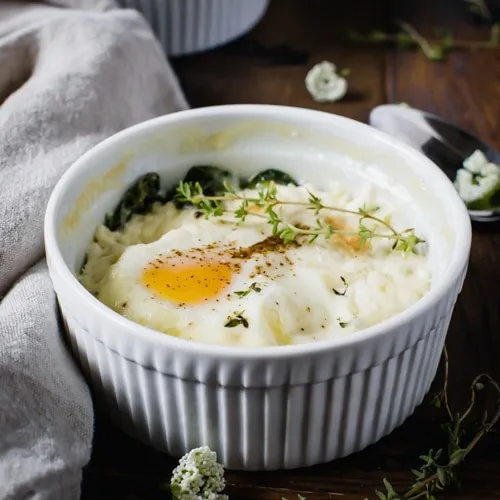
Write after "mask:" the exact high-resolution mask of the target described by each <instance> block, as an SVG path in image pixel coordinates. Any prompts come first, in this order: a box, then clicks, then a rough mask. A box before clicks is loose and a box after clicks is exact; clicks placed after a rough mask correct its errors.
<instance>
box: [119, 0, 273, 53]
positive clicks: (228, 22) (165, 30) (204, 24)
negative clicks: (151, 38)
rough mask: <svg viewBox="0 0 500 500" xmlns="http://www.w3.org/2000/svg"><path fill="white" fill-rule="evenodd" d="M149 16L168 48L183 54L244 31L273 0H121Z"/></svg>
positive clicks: (215, 43)
mask: <svg viewBox="0 0 500 500" xmlns="http://www.w3.org/2000/svg"><path fill="white" fill-rule="evenodd" d="M118 3H119V4H120V5H121V6H122V7H126V8H134V9H136V10H138V11H139V12H141V13H142V14H143V15H144V17H145V18H146V19H147V21H148V22H149V24H150V25H151V28H152V29H153V31H154V33H155V34H156V36H157V37H158V39H159V40H160V42H161V44H162V46H163V48H164V49H165V52H166V53H167V54H168V55H171V56H180V55H185V54H191V53H194V52H199V51H203V50H207V49H210V48H213V47H216V46H218V45H221V44H223V43H226V42H228V41H230V40H232V39H234V38H236V37H238V36H241V35H243V34H244V33H246V32H247V31H248V30H249V29H251V28H252V27H253V26H254V24H255V23H256V22H257V21H258V20H259V19H260V18H261V17H262V15H263V14H264V12H265V10H266V9H267V6H268V3H269V0H251V1H248V0H118Z"/></svg>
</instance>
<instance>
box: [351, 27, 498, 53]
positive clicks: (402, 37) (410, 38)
mask: <svg viewBox="0 0 500 500" xmlns="http://www.w3.org/2000/svg"><path fill="white" fill-rule="evenodd" d="M396 24H397V26H398V28H399V29H398V30H397V31H396V32H394V33H389V32H386V31H382V30H372V31H370V32H369V33H367V34H365V35H363V34H361V33H358V32H356V31H350V32H349V33H348V37H349V39H350V40H351V41H353V42H357V43H369V44H374V43H375V44H378V43H392V44H395V45H396V46H397V47H398V48H401V49H407V48H412V47H417V48H418V49H419V50H421V51H422V53H423V54H424V55H425V56H426V57H427V58H428V59H430V60H431V61H444V60H445V59H446V56H447V55H448V53H449V52H450V51H452V50H459V49H467V50H470V49H500V24H494V25H493V26H492V27H491V29H490V37H489V39H488V40H458V39H456V38H454V37H453V35H452V34H451V33H450V32H448V31H446V30H443V29H441V30H438V33H437V36H436V38H434V39H429V38H426V37H424V36H423V35H422V34H421V33H420V32H419V31H417V29H416V28H415V27H414V26H412V25H411V24H409V23H407V22H404V21H397V23H396Z"/></svg>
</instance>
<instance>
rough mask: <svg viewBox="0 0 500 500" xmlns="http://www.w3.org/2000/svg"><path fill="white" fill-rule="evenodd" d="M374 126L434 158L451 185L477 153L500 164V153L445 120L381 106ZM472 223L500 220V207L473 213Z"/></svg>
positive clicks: (373, 114) (374, 113)
mask: <svg viewBox="0 0 500 500" xmlns="http://www.w3.org/2000/svg"><path fill="white" fill-rule="evenodd" d="M369 121H370V125H372V126H373V127H375V128H377V129H379V130H382V131H383V132H386V133H387V134H389V135H393V136H394V137H397V138H398V139H401V140H402V141H404V142H406V143H407V144H409V145H410V146H413V147H414V148H416V149H418V150H419V151H420V152H422V153H423V154H424V155H425V156H427V157H428V158H430V159H431V160H432V161H433V162H434V163H436V165H438V167H440V168H441V170H443V172H444V173H445V174H446V175H447V176H448V178H449V179H450V180H451V181H454V180H455V176H456V173H457V170H458V169H460V168H462V166H463V161H464V160H465V159H466V158H467V157H468V156H470V155H471V154H472V153H473V152H474V151H476V150H477V149H479V150H481V151H482V152H483V153H484V154H485V156H486V158H488V160H489V161H491V162H492V163H495V164H500V153H499V152H498V151H496V150H495V149H493V148H491V147H490V146H489V145H488V144H486V143H485V142H483V141H482V140H481V139H479V138H478V137H476V136H474V135H473V134H471V133H469V132H466V131H465V130H463V129H461V128H460V127H457V126H456V125H453V124H452V123H449V122H447V121H445V120H443V119H442V118H440V117H438V116H436V115H432V114H431V113H427V112H425V111H420V110H418V109H414V108H410V107H407V106H402V105H398V104H384V105H382V106H377V107H376V108H374V109H373V110H372V112H371V113H370V120H369ZM469 214H470V217H471V219H472V220H474V221H478V222H493V221H498V220H500V207H498V208H494V209H491V210H469Z"/></svg>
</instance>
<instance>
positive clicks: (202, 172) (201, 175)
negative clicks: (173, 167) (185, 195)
mask: <svg viewBox="0 0 500 500" xmlns="http://www.w3.org/2000/svg"><path fill="white" fill-rule="evenodd" d="M183 182H187V183H195V182H198V183H199V184H200V186H201V188H202V189H203V193H204V194H205V195H206V196H216V195H218V194H221V193H223V192H225V187H224V183H226V182H227V183H229V184H232V185H235V184H237V182H235V179H234V176H233V175H232V174H231V173H230V172H229V171H227V170H224V169H222V168H220V167H215V166H213V165H196V166H194V167H191V168H190V169H189V170H188V172H187V174H186V175H185V176H184V179H183ZM235 187H239V186H237V185H236V186H235ZM175 191H176V188H174V190H173V191H172V190H171V191H169V193H168V195H167V197H168V196H170V197H171V196H172V193H175ZM167 200H168V198H167ZM168 201H169V200H168ZM174 202H175V204H176V206H177V207H178V208H180V207H183V206H186V205H188V203H186V202H180V201H179V200H175V199H174Z"/></svg>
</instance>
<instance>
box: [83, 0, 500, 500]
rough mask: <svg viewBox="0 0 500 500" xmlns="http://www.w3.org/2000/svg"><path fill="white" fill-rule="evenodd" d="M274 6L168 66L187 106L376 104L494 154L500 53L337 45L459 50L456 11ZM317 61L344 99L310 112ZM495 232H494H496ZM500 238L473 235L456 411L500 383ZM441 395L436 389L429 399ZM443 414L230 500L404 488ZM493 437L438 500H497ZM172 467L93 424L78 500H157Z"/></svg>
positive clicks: (281, 1) (357, 107)
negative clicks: (348, 33) (403, 30)
mask: <svg viewBox="0 0 500 500" xmlns="http://www.w3.org/2000/svg"><path fill="white" fill-rule="evenodd" d="M385 4H386V2H381V1H380V2H370V1H369V0H366V1H364V2H332V1H330V2H328V1H325V0H308V1H307V2H304V1H302V0H274V1H273V2H272V5H271V8H270V10H269V12H268V13H267V15H266V16H265V18H264V19H263V21H262V22H261V23H260V25H259V26H257V27H256V28H255V29H254V30H253V31H252V32H251V33H250V34H249V35H247V36H245V37H244V38H242V39H241V40H238V41H236V42H234V43H232V44H230V45H228V46H226V47H223V48H220V49H218V50H215V51H211V52H208V53H206V54H202V55H198V56H193V57H189V58H185V59H180V60H177V61H175V62H174V66H175V69H176V71H177V72H178V74H179V77H180V80H181V83H182V85H183V87H184V89H185V91H186V94H187V97H188V99H189V101H190V103H191V105H192V106H207V105H214V104H230V103H272V104H285V105H293V106H301V107H307V108H313V109H321V110H324V111H329V112H333V113H338V114H342V115H346V116H350V117H352V118H356V119H358V120H362V121H366V119H367V117H368V113H369V111H370V110H371V109H372V108H373V107H374V106H376V105H377V104H379V103H382V102H385V101H386V100H389V101H394V102H398V101H406V102H408V103H410V104H412V105H414V106H416V107H421V108H424V109H428V110H430V111H433V112H437V113H439V114H442V115H444V116H446V117H447V118H449V119H452V120H454V121H456V122H458V123H460V124H462V125H464V126H466V127H468V128H470V129H471V130H473V131H475V132H477V133H479V134H481V135H482V136H484V137H485V138H486V139H487V140H490V141H491V142H492V144H495V145H496V146H497V147H499V148H500V137H499V134H498V128H497V127H498V125H497V123H498V119H497V116H500V99H499V97H500V96H499V93H500V87H499V86H498V83H497V79H498V76H499V75H498V73H499V72H500V61H499V57H500V52H499V53H494V52H475V53H464V54H454V55H453V56H452V57H451V58H450V59H449V61H447V62H446V63H443V64H436V63H431V62H429V61H427V60H426V59H425V58H424V57H423V56H421V55H420V54H417V53H412V52H394V51H392V50H388V49H385V48H382V47H366V46H356V45H351V44H348V43H346V42H345V41H344V40H343V33H344V30H345V29H346V28H351V27H352V28H358V29H360V30H363V29H371V28H378V27H384V26H386V25H387V23H388V21H389V19H390V17H391V16H396V15H398V16H400V17H404V18H405V19H407V20H409V21H412V22H415V24H416V25H417V27H418V28H419V29H422V32H424V33H426V32H430V31H431V30H432V28H433V26H434V25H440V24H443V23H446V25H447V26H451V27H452V28H453V29H454V30H455V31H457V32H459V33H460V36H461V37H462V38H465V37H469V36H470V37H481V36H485V30H484V28H482V29H479V28H476V27H474V26H473V25H471V23H470V22H469V19H468V18H467V17H466V16H465V15H464V11H463V9H462V2H461V0H437V1H436V0H420V1H419V2H394V4H395V7H397V9H396V8H394V9H393V11H392V12H390V11H389V8H386V9H384V8H382V7H381V6H382V5H385ZM322 59H328V60H331V61H333V62H335V63H336V64H337V65H338V66H340V67H350V68H351V70H352V76H351V78H350V89H351V91H350V95H349V96H348V97H347V99H346V100H345V101H342V102H339V103H336V104H330V105H319V104H316V103H314V101H312V99H311V98H310V97H309V95H308V94H307V91H306V89H305V87H304V76H305V73H306V71H307V69H308V68H309V67H310V66H311V65H312V64H314V63H315V62H318V61H320V60H322ZM496 230H497V231H498V228H496ZM499 243H500V236H499V233H498V232H493V231H491V230H488V231H486V230H485V229H482V228H475V229H474V243H473V250H472V257H471V266H470V271H469V276H468V279H467V281H466V284H465V287H464V291H463V293H462V296H461V297H460V300H459V302H458V305H457V309H456V312H455V315H454V319H453V322H452V326H451V329H450V334H449V337H448V345H449V350H450V357H451V375H452V376H451V383H450V389H451V393H452V401H453V402H454V403H458V404H460V403H463V401H464V400H465V398H466V397H467V389H466V388H467V386H468V383H469V381H470V378H471V377H472V376H473V375H474V374H475V373H476V372H477V371H482V370H486V371H489V372H490V373H491V374H492V375H494V376H496V377H497V378H500V363H498V359H500V300H499V299H500V294H499V292H498V290H497V289H496V284H497V283H499V282H500V279H499V278H500V265H499V264H500V262H499V260H500V250H498V248H499ZM439 384H440V379H439V377H438V378H437V380H436V381H435V387H436V388H437V387H438V386H439ZM441 421H442V417H441V414H440V413H439V412H438V411H437V410H436V409H434V408H433V407H432V406H431V405H430V403H429V401H426V402H424V404H423V405H422V406H421V407H420V408H419V409H417V411H416V412H415V414H414V415H413V416H412V417H411V418H410V419H408V421H407V422H406V423H405V424H404V425H403V426H402V427H401V428H399V429H397V430H396V431H395V432H393V433H392V434H391V435H390V436H388V437H386V438H385V439H383V440H382V441H380V442H379V443H377V444H376V445H373V446H371V447H369V448H367V449H366V450H364V451H362V452H360V453H357V454H355V455H352V456H351V457H348V458H346V459H343V460H338V461H335V462H333V463H331V464H326V465H322V466H318V467H312V468H309V469H303V470H298V471H281V472H274V473H233V472H229V473H228V474H227V478H228V483H229V486H228V493H229V495H230V497H231V498H232V499H238V500H250V499H253V500H254V499H263V500H281V498H282V497H287V498H288V499H289V500H292V499H295V498H297V494H298V493H300V494H302V495H305V496H307V499H308V500H323V499H325V500H326V499H330V500H331V499H336V498H339V499H342V500H362V499H363V498H370V499H372V498H375V495H374V490H375V488H377V487H379V485H380V482H381V480H382V478H383V477H384V476H387V477H390V479H391V481H392V482H393V484H394V485H396V486H397V485H402V486H403V485H407V484H408V483H409V481H410V480H411V478H410V474H409V469H410V468H413V467H415V465H417V457H418V455H419V454H420V453H422V452H424V451H426V450H427V449H428V448H429V447H439V446H442V445H445V442H444V441H443V436H442V431H441V430H440V426H439V424H440V422H441ZM499 449H500V437H499V436H498V434H497V433H491V434H490V435H489V436H488V438H487V441H486V442H485V443H483V444H482V445H481V446H480V447H479V448H478V449H477V450H475V451H474V452H473V453H472V455H471V457H470V460H468V463H467V465H466V467H465V468H464V469H463V470H462V472H461V479H462V488H461V489H452V490H450V491H449V492H448V493H447V494H446V495H444V496H443V497H442V498H450V499H451V498H453V499H463V500H478V499H488V500H490V499H495V498H500V486H498V481H497V475H498V472H497V471H498V470H499V468H500V453H498V450H499ZM173 466H174V461H173V460H172V459H170V458H169V457H167V456H165V455H162V454H160V453H157V452H155V451H153V450H151V449H148V448H146V447H144V446H142V445H141V444H139V443H137V442H135V441H134V440H132V439H131V438H129V437H127V436H125V435H124V434H122V433H121V432H120V431H118V430H117V429H115V428H114V427H113V426H111V425H110V424H108V423H107V422H106V420H105V418H104V417H102V416H98V418H97V432H96V437H95V448H94V452H93V457H92V461H91V464H90V466H89V467H88V468H87V470H86V471H85V476H84V482H83V495H82V498H83V500H104V499H110V498H120V499H127V498H128V499H130V500H132V499H136V500H138V499H140V500H142V499H144V500H145V499H148V500H149V499H151V500H154V499H156V498H162V495H161V494H160V493H159V492H158V487H159V485H160V484H161V483H162V482H163V481H165V480H167V479H168V477H169V474H170V471H171V469H172V467H173Z"/></svg>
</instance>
